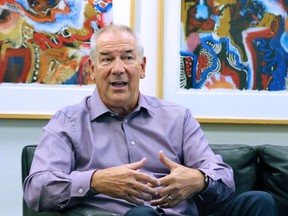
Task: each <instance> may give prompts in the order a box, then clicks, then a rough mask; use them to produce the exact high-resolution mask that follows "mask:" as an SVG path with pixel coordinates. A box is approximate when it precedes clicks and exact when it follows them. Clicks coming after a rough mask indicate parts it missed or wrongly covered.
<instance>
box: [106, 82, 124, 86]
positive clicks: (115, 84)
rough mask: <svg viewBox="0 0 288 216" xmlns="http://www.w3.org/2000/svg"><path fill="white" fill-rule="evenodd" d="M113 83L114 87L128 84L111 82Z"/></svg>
mask: <svg viewBox="0 0 288 216" xmlns="http://www.w3.org/2000/svg"><path fill="white" fill-rule="evenodd" d="M110 84H111V85H113V86H114V87H123V86H126V85H127V84H128V83H127V82H111V83H110Z"/></svg>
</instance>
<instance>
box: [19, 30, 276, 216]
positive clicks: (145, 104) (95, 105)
mask: <svg viewBox="0 0 288 216" xmlns="http://www.w3.org/2000/svg"><path fill="white" fill-rule="evenodd" d="M145 65H146V58H145V57H144V54H143V48H142V45H141V41H140V39H139V37H138V36H137V34H135V33H134V32H133V30H131V29H130V28H128V27H126V26H121V25H111V26H107V27H105V28H104V29H101V30H100V31H98V32H97V33H96V34H95V35H94V36H93V37H92V39H91V59H90V69H91V77H92V79H93V80H94V81H95V83H96V88H95V91H94V92H93V94H92V96H88V97H86V98H85V99H84V100H83V101H82V102H81V103H80V104H77V105H74V106H69V107H66V108H64V109H62V110H60V111H59V112H57V113H56V114H55V115H54V116H53V117H52V118H51V120H50V121H49V123H48V124H47V125H46V126H45V127H44V130H43V135H42V138H41V142H40V143H39V145H38V147H37V150H36V152H35V156H34V160H33V164H32V167H31V171H30V175H29V176H28V177H27V178H26V180H25V182H24V195H25V200H26V202H27V204H28V205H29V206H30V207H31V208H33V209H35V210H36V211H41V210H59V209H65V208H69V207H72V206H75V205H77V204H80V203H81V204H82V205H86V206H94V207H95V208H102V209H103V208H104V209H106V210H109V211H111V212H115V213H119V214H120V215H124V214H125V215H128V216H131V215H138V216H139V215H146V216H147V215H160V213H158V212H160V211H162V212H163V211H165V213H166V215H173V216H175V215H197V214H198V213H197V208H196V206H195V204H194V202H193V199H192V198H193V197H195V196H199V197H200V198H201V199H202V200H203V201H206V202H207V203H211V204H220V203H223V202H225V201H226V200H228V199H229V198H231V196H232V194H233V192H234V180H233V172H232V169H231V168H230V167H229V166H228V165H227V164H225V163H223V161H222V159H221V157H220V156H217V155H214V153H213V152H212V150H211V149H210V148H209V146H208V141H207V140H206V139H205V137H204V134H203V131H202V130H201V128H200V125H199V124H198V123H197V121H196V120H195V119H194V118H193V117H192V115H191V113H190V111H189V110H188V109H186V108H183V107H181V106H178V105H175V104H172V103H168V102H164V101H161V100H159V99H157V98H154V97H149V96H146V95H143V94H141V93H140V92H139V82H140V79H143V78H144V77H145ZM262 195H263V194H262ZM262 195H261V196H262ZM264 196H268V195H267V194H264ZM253 197H255V195H253ZM257 197H258V196H257ZM234 200H236V201H237V199H234ZM234 200H233V202H232V204H229V205H228V207H230V209H231V210H230V213H231V212H233V211H234V207H233V205H234V203H236V201H235V202H234ZM245 200H247V199H245ZM242 201H243V199H242ZM237 203H239V201H237ZM266 203H269V204H266ZM266 203H264V206H267V207H268V208H269V205H270V203H272V204H271V205H272V206H273V199H271V197H269V196H268V201H267V202H266ZM262 204H263V202H261V203H260V205H262ZM231 206H232V207H231ZM252 206H254V204H252ZM228 207H227V208H228ZM238 207H240V210H241V211H242V210H243V208H244V207H245V205H244V204H241V203H240V205H238ZM242 207H243V208H242ZM245 208H246V207H245ZM273 208H275V206H274V207H273ZM155 209H156V210H155ZM247 209H250V208H248V207H247ZM271 212H272V210H270V211H269V215H273V214H270V213H271ZM230 213H228V215H232V214H233V213H232V214H230ZM261 213H263V212H261ZM251 215H253V216H254V215H255V214H254V212H253V214H252V213H251ZM262 215H263V214H262Z"/></svg>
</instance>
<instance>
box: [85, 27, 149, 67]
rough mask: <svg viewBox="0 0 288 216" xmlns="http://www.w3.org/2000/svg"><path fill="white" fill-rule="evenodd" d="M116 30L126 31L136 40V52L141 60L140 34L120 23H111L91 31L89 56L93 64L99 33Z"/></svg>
mask: <svg viewBox="0 0 288 216" xmlns="http://www.w3.org/2000/svg"><path fill="white" fill-rule="evenodd" d="M116 31H120V32H121V31H122V32H127V33H130V34H131V35H132V36H133V37H134V38H135V42H136V53H137V54H138V56H139V57H140V59H141V61H143V57H144V48H143V45H142V40H141V37H140V35H139V34H138V33H137V32H135V31H134V30H133V29H132V28H130V27H128V26H125V25H120V24H117V25H116V24H112V25H107V26H105V27H104V28H101V29H100V30H98V31H96V32H94V33H93V35H92V36H91V39H90V58H91V61H92V62H93V64H95V63H96V58H97V54H98V53H97V42H98V38H99V36H100V35H102V34H103V33H105V32H116Z"/></svg>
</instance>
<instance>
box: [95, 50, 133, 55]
mask: <svg viewBox="0 0 288 216" xmlns="http://www.w3.org/2000/svg"><path fill="white" fill-rule="evenodd" d="M133 52H135V50H134V49H127V50H123V51H120V53H133ZM112 53H113V52H107V51H102V52H99V54H100V55H104V56H105V55H109V54H112Z"/></svg>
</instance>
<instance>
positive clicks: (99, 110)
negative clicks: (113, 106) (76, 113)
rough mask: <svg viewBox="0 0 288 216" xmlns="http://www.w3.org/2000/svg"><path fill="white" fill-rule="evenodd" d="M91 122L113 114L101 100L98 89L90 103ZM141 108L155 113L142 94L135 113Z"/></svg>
mask: <svg viewBox="0 0 288 216" xmlns="http://www.w3.org/2000/svg"><path fill="white" fill-rule="evenodd" d="M89 103H90V104H89V106H90V120H91V121H93V120H94V119H96V118H98V117H99V116H101V115H103V114H105V113H111V110H110V109H109V108H108V107H107V106H106V105H105V104H104V103H103V101H102V100H101V98H100V96H99V94H98V91H97V88H95V89H94V91H93V93H92V95H91V97H90V101H89ZM141 108H144V109H145V110H147V111H149V112H150V113H152V114H153V113H154V112H153V111H152V109H151V106H150V105H149V103H148V102H147V100H146V99H145V96H144V95H142V94H141V93H140V94H139V102H138V106H137V107H136V108H135V110H134V111H141Z"/></svg>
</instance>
